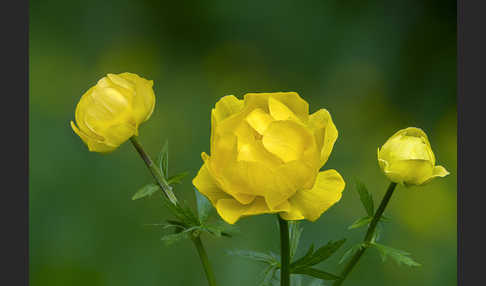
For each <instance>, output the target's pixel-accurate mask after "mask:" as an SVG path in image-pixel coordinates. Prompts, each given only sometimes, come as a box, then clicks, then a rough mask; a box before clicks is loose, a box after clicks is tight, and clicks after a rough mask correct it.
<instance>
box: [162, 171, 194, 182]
mask: <svg viewBox="0 0 486 286" xmlns="http://www.w3.org/2000/svg"><path fill="white" fill-rule="evenodd" d="M187 174H189V172H187V171H186V172H181V173H179V174H175V175H174V176H171V177H170V178H168V179H167V183H168V184H169V185H174V184H180V183H181V182H182V179H184V177H185V176H187Z"/></svg>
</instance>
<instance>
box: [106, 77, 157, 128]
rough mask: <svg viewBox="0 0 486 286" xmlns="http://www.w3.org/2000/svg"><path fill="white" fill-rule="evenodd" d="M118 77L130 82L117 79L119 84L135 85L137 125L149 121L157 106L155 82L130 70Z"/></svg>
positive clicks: (134, 108) (134, 96) (134, 103)
mask: <svg viewBox="0 0 486 286" xmlns="http://www.w3.org/2000/svg"><path fill="white" fill-rule="evenodd" d="M118 77H120V78H122V79H125V81H128V82H129V83H124V82H122V81H120V80H117V81H116V83H117V84H119V85H122V86H124V87H125V86H134V87H135V92H134V95H133V116H134V118H135V121H136V122H137V125H138V124H140V123H142V122H144V121H147V120H148V119H149V118H150V116H151V115H152V113H153V111H154V108H155V94H154V90H153V85H154V82H153V81H152V80H147V79H144V78H142V77H140V76H138V75H136V74H133V73H128V72H125V73H121V74H119V75H118ZM111 78H112V80H113V78H115V77H114V76H111Z"/></svg>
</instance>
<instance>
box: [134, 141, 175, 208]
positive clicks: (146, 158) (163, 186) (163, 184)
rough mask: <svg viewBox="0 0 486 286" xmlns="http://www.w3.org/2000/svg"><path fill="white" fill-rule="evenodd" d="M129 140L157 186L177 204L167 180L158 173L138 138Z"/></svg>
mask: <svg viewBox="0 0 486 286" xmlns="http://www.w3.org/2000/svg"><path fill="white" fill-rule="evenodd" d="M130 141H131V142H132V144H133V147H135V149H136V150H137V152H138V154H139V155H140V157H142V159H143V161H144V162H145V165H147V168H148V169H149V170H150V173H151V174H152V176H153V177H154V179H155V181H156V182H157V184H158V185H159V187H160V188H161V189H162V190H163V192H164V194H165V196H166V197H167V198H168V199H169V200H170V201H171V202H172V203H173V204H174V205H177V198H176V196H175V195H174V193H173V192H172V187H171V186H170V185H169V183H168V182H167V180H166V179H165V178H164V176H163V175H162V174H161V173H160V170H159V169H158V168H157V166H156V165H155V164H154V161H152V159H151V158H150V156H149V155H148V154H147V152H145V150H144V149H143V147H142V145H141V144H140V142H139V141H138V139H137V138H136V137H135V136H133V137H130Z"/></svg>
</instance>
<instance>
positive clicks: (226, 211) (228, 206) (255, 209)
mask: <svg viewBox="0 0 486 286" xmlns="http://www.w3.org/2000/svg"><path fill="white" fill-rule="evenodd" d="M216 210H217V212H218V214H219V215H220V216H221V218H223V220H224V221H226V222H227V223H229V224H234V223H235V222H237V221H238V220H239V219H240V218H242V217H245V216H250V215H257V214H264V213H277V212H282V211H288V210H289V204H288V203H283V204H281V205H280V206H279V207H278V208H275V209H273V210H270V209H269V208H268V206H267V205H266V203H265V200H264V199H263V198H261V197H258V198H256V199H255V200H254V201H253V202H252V203H251V204H249V205H242V204H240V203H238V202H237V201H235V200H233V199H221V200H219V201H218V203H217V204H216Z"/></svg>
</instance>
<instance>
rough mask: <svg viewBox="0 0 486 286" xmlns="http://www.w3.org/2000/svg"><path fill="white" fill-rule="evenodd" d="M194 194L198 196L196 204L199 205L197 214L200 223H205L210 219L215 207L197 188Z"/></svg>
mask: <svg viewBox="0 0 486 286" xmlns="http://www.w3.org/2000/svg"><path fill="white" fill-rule="evenodd" d="M193 189H194V194H195V196H196V204H197V214H198V216H199V221H200V222H201V223H204V222H206V221H207V219H208V218H209V215H210V214H211V212H212V211H213V210H214V208H213V205H212V204H211V202H210V201H209V200H208V199H207V198H206V197H205V196H204V195H203V194H201V193H200V192H199V191H198V190H197V189H196V188H195V187H194V188H193Z"/></svg>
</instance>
